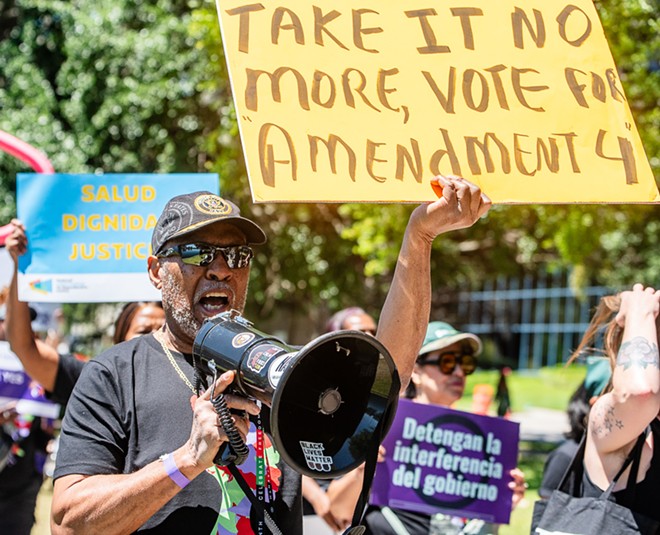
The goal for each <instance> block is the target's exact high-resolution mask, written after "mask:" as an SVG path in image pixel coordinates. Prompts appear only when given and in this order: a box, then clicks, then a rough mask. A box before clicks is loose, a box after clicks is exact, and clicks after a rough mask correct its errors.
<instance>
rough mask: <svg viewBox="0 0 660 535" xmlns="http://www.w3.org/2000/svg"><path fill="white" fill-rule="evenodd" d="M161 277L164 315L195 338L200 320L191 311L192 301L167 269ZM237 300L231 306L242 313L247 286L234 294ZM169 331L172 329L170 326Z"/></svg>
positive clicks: (191, 337) (200, 326)
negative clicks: (241, 292)
mask: <svg viewBox="0 0 660 535" xmlns="http://www.w3.org/2000/svg"><path fill="white" fill-rule="evenodd" d="M163 271H164V274H163V279H162V283H163V284H162V288H161V294H162V301H163V310H164V311H165V317H166V318H171V319H172V320H173V321H174V324H175V325H176V327H177V330H178V331H179V332H180V333H181V334H183V335H185V336H187V337H188V338H189V339H190V340H191V342H192V341H194V340H195V337H196V336H197V333H198V331H199V330H200V329H201V328H202V324H201V322H199V321H198V320H197V319H196V318H195V316H194V315H193V312H192V303H191V302H190V301H189V300H188V297H187V296H186V295H185V292H184V290H183V288H182V287H181V284H179V281H178V279H177V278H176V277H174V276H173V275H172V274H171V273H170V272H169V271H168V270H167V269H165V270H163ZM235 298H236V299H237V300H238V302H235V303H234V306H233V308H234V309H235V310H238V311H239V312H240V313H241V314H243V309H244V308H245V301H246V298H247V288H246V289H245V295H243V296H235ZM169 327H170V331H171V330H172V328H171V326H169Z"/></svg>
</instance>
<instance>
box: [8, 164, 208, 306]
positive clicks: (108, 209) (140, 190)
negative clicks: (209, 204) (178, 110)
mask: <svg viewBox="0 0 660 535" xmlns="http://www.w3.org/2000/svg"><path fill="white" fill-rule="evenodd" d="M201 190H206V191H210V192H212V193H218V190H219V179H218V176H217V175H215V174H162V175H158V174H105V175H71V174H53V175H44V174H34V173H20V174H19V175H18V180H17V212H18V217H19V218H20V219H21V220H22V221H23V223H24V224H25V227H26V232H27V236H28V242H29V243H28V245H29V248H28V251H27V253H26V254H25V255H23V256H22V257H21V258H20V262H19V298H20V299H21V300H22V301H33V302H55V303H67V302H117V301H138V300H158V299H160V293H159V292H158V291H157V290H156V289H154V288H153V287H152V285H151V283H150V282H149V278H148V276H147V257H148V256H149V254H150V253H151V251H150V244H151V233H152V230H153V228H154V226H155V224H156V221H157V220H158V216H159V215H160V213H161V211H162V209H163V207H164V206H165V203H166V202H167V201H168V200H169V199H170V198H172V197H174V196H175V195H180V194H182V193H189V192H192V191H201Z"/></svg>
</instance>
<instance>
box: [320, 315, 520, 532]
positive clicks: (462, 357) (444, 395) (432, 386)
mask: <svg viewBox="0 0 660 535" xmlns="http://www.w3.org/2000/svg"><path fill="white" fill-rule="evenodd" d="M482 348H483V346H482V343H481V339H480V338H479V337H478V336H477V335H475V334H472V333H468V332H461V331H459V330H457V329H456V328H454V327H453V326H452V325H450V324H449V323H445V322H442V321H434V322H431V323H429V325H428V327H427V329H426V336H425V337H424V342H423V344H422V348H421V349H420V350H419V354H418V356H417V361H416V362H415V367H414V369H413V372H412V376H411V379H410V383H409V384H408V387H407V388H406V391H405V394H404V395H405V397H407V398H408V399H411V400H413V401H414V402H416V403H425V404H431V405H440V406H442V407H450V406H451V405H453V404H454V403H455V402H457V401H458V400H459V399H461V397H462V396H463V393H464V391H465V380H466V377H467V376H468V375H470V374H472V373H473V372H474V371H475V370H476V369H477V356H478V355H479V354H480V353H481V351H482ZM381 455H386V452H384V451H383V448H381ZM511 478H512V481H511V482H510V483H509V487H510V488H511V489H513V506H514V507H515V506H516V505H517V504H518V502H519V501H520V500H521V499H522V497H523V495H524V492H525V479H524V475H523V473H522V472H521V471H520V470H519V469H517V468H515V469H514V470H512V471H511ZM361 485H362V473H361V468H358V469H357V470H355V471H353V472H351V473H350V474H347V475H346V476H344V477H343V478H341V479H338V480H336V481H333V482H332V483H331V484H330V488H329V489H328V495H329V496H330V499H331V500H332V503H333V507H332V511H333V513H334V515H335V517H336V518H340V519H347V518H349V515H350V514H351V513H352V511H353V507H354V505H355V500H356V496H357V493H358V492H359V489H360V488H361ZM364 525H365V526H366V528H367V530H366V532H365V533H366V534H374V535H422V534H424V535H461V534H467V533H471V534H474V535H489V534H494V533H497V525H496V524H490V523H488V522H484V521H482V520H479V519H472V520H470V519H464V518H458V517H453V516H450V515H446V514H441V513H438V514H433V515H427V514H423V513H417V512H411V511H404V510H401V509H390V508H389V507H382V508H381V507H375V506H370V507H369V509H368V510H367V513H366V516H365V519H364Z"/></svg>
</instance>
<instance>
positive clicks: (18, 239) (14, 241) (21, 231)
mask: <svg viewBox="0 0 660 535" xmlns="http://www.w3.org/2000/svg"><path fill="white" fill-rule="evenodd" d="M11 224H12V225H13V227H14V229H13V230H12V232H11V233H10V234H9V236H7V239H6V240H5V247H6V248H7V252H8V253H9V255H10V256H11V257H12V259H13V260H14V262H17V261H18V257H19V256H21V255H23V254H25V251H27V236H26V235H25V226H24V225H23V223H22V222H21V221H20V220H19V219H12V220H11Z"/></svg>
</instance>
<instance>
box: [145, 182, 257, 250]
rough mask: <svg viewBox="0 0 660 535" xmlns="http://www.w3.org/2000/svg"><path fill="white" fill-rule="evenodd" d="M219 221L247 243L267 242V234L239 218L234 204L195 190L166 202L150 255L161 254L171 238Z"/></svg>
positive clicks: (252, 222) (239, 214)
mask: <svg viewBox="0 0 660 535" xmlns="http://www.w3.org/2000/svg"><path fill="white" fill-rule="evenodd" d="M219 222H224V223H229V224H231V225H234V226H235V227H236V228H238V229H239V230H241V231H242V232H243V234H245V237H246V238H247V241H248V244H254V245H261V244H263V243H266V234H264V231H263V230H261V227H259V225H257V224H256V223H255V222H254V221H251V220H249V219H247V218H245V217H242V216H241V211H240V210H239V208H238V206H236V205H235V204H234V203H233V202H231V201H228V200H227V199H223V198H222V197H219V196H218V195H215V194H213V193H211V192H210V191H196V192H195V193H186V194H185V195H178V196H176V197H173V198H172V199H170V200H169V201H168V202H167V204H166V205H165V208H164V209H163V213H162V214H161V215H160V217H159V218H158V222H157V223H156V226H155V227H154V232H153V235H152V236H151V250H152V252H153V253H152V254H154V255H156V254H158V253H160V252H162V249H163V247H164V246H165V244H166V243H167V242H168V241H170V240H171V239H173V238H178V237H180V236H184V235H186V234H189V233H191V232H194V231H196V230H197V229H199V228H202V227H206V226H207V225H212V224H213V223H219Z"/></svg>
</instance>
